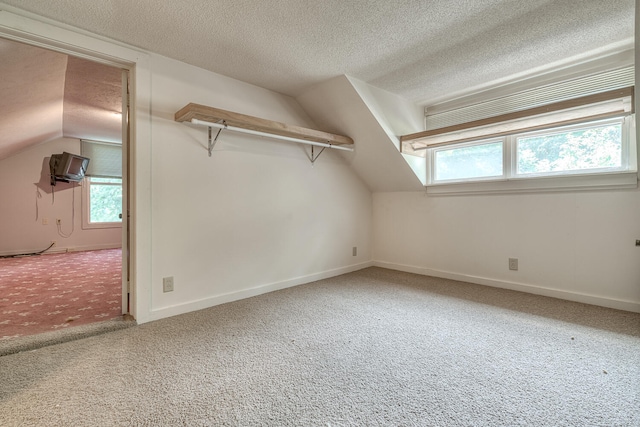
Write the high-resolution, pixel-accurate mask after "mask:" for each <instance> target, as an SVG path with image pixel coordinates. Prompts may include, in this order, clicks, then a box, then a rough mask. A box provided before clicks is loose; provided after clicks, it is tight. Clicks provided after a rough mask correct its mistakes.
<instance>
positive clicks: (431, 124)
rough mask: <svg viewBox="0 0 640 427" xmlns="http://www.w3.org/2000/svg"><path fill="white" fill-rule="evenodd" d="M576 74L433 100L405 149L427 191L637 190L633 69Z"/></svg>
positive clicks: (405, 140)
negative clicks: (422, 176)
mask: <svg viewBox="0 0 640 427" xmlns="http://www.w3.org/2000/svg"><path fill="white" fill-rule="evenodd" d="M628 60H629V58H628V57H627V58H626V59H625V60H624V62H627V61H628ZM576 70H582V71H580V72H584V74H583V75H582V76H579V73H575V74H574V75H578V77H574V78H572V79H569V80H560V78H561V77H562V76H563V75H564V74H563V73H559V74H558V76H559V78H558V79H557V80H556V81H555V82H554V80H555V79H556V78H555V77H549V76H547V77H545V76H538V77H534V78H532V79H531V80H529V81H522V82H515V83H513V84H511V85H507V86H505V87H496V88H494V89H491V90H488V91H486V92H485V93H477V94H470V95H468V96H466V97H459V98H455V99H452V100H449V101H443V102H440V103H438V104H435V105H431V106H428V107H426V108H425V130H424V131H421V132H416V133H413V134H409V135H402V136H401V137H400V149H401V151H402V153H403V154H404V155H405V158H407V157H412V158H414V159H416V158H418V157H425V162H424V163H422V165H423V166H422V167H423V168H426V176H425V185H426V187H427V192H428V193H448V192H451V193H466V192H469V193H473V192H504V191H506V192H511V191H515V192H518V191H538V190H545V191H546V190H552V191H553V190H568V189H595V188H598V189H601V188H637V186H638V174H637V171H638V168H637V164H638V153H637V150H638V147H637V143H636V137H635V115H634V114H633V113H634V111H633V105H634V76H635V71H634V70H635V68H634V66H633V65H622V66H621V67H620V68H613V69H609V70H606V71H603V72H599V73H595V74H592V73H589V72H588V71H589V70H590V68H589V67H586V68H582V67H578V68H576ZM537 83H540V84H539V85H538V84H537ZM414 162H415V160H414Z"/></svg>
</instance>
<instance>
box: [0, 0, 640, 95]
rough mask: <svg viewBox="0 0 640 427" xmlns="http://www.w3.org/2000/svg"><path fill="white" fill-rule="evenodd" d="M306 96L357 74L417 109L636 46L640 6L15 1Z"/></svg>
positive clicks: (462, 0)
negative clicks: (313, 88) (323, 85)
mask: <svg viewBox="0 0 640 427" xmlns="http://www.w3.org/2000/svg"><path fill="white" fill-rule="evenodd" d="M4 1H5V3H7V4H9V5H12V6H15V7H17V8H21V9H24V10H27V11H30V12H33V13H35V14H38V15H40V16H45V17H48V18H51V19H54V20H56V21H59V22H63V23H66V24H70V25H73V26H75V27H79V28H82V29H85V30H88V31H90V32H93V33H97V34H100V35H103V36H107V37H109V38H112V39H115V40H119V41H122V42H125V43H128V44H130V45H133V46H138V47H141V48H144V49H146V50H149V51H152V52H156V53H159V54H162V55H165V56H168V57H171V58H174V59H178V60H180V61H183V62H186V63H189V64H193V65H196V66H199V67H201V68H204V69H207V70H211V71H214V72H217V73H220V74H223V75H226V76H229V77H233V78H236V79H238V80H242V81H245V82H248V83H253V84H255V85H258V86H261V87H264V88H267V89H271V90H274V91H277V92H280V93H284V94H287V95H291V96H294V97H297V96H299V95H301V94H302V93H304V92H305V91H306V90H308V89H309V88H310V87H311V86H314V85H316V84H319V83H321V82H323V81H327V80H329V79H331V78H333V77H336V76H339V75H349V76H352V77H355V78H357V79H359V80H361V81H364V82H366V83H368V84H370V85H373V86H376V87H378V88H381V89H384V90H387V91H389V92H392V93H395V94H397V95H400V96H402V97H404V98H406V99H407V100H410V101H412V102H414V103H417V104H426V103H429V102H431V101H432V100H434V99H440V98H443V97H447V96H449V95H450V94H452V93H456V92H458V91H460V90H461V89H468V88H474V87H479V86H483V85H486V84H489V83H491V82H496V81H500V80H502V79H504V78H506V77H508V76H513V75H517V74H520V73H527V72H529V71H531V70H533V69H536V68H539V67H541V66H545V65H546V64H553V63H557V62H563V61H567V60H568V59H572V58H573V59H575V58H580V57H584V56H585V55H595V54H597V52H599V51H602V50H606V49H609V48H610V47H611V46H612V45H615V44H621V43H622V44H624V43H626V44H627V45H628V46H627V48H629V47H630V46H631V44H632V43H633V36H634V0H614V1H611V0H588V1H585V0H482V1H480V0H448V1H425V0H398V1H389V0H349V1H345V0H322V1H318V0H263V1H255V0H216V1H203V0H180V1H175V0H153V1H149V0H147V1H128V0H109V1H85V0H4Z"/></svg>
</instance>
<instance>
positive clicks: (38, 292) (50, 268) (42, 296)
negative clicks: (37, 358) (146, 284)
mask: <svg viewBox="0 0 640 427" xmlns="http://www.w3.org/2000/svg"><path fill="white" fill-rule="evenodd" d="M121 254H122V251H121V250H120V249H106V250H98V251H86V252H69V253H63V254H50V255H38V256H31V257H23V258H4V259H0V340H10V339H13V338H18V337H22V336H27V335H35V334H39V333H42V332H49V331H55V330H58V329H60V328H68V327H71V326H74V325H84V324H87V323H93V322H98V321H103V320H109V319H114V318H116V317H120V316H121V315H122V314H121V313H122V284H121V280H122V279H121V277H122V258H121V256H122V255H121Z"/></svg>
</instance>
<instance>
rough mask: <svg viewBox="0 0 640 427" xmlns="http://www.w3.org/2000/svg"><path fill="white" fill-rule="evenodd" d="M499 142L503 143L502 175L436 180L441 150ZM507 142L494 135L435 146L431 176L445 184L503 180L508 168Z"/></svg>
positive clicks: (433, 179)
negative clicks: (506, 162) (492, 136)
mask: <svg viewBox="0 0 640 427" xmlns="http://www.w3.org/2000/svg"><path fill="white" fill-rule="evenodd" d="M497 142H501V143H502V174H500V175H493V176H482V177H474V178H459V179H456V178H454V179H440V180H436V179H435V177H436V175H437V171H438V169H437V162H436V157H437V153H438V152H440V151H449V150H455V149H458V148H469V147H475V146H480V145H489V144H495V143H497ZM505 148H506V147H505V143H504V138H500V137H494V138H484V139H480V140H477V141H468V142H464V143H460V144H452V145H443V146H439V147H433V149H432V151H431V163H430V165H431V168H430V170H431V171H432V172H431V175H432V176H431V178H432V181H433V182H434V183H435V182H437V183H438V185H443V184H447V183H456V182H476V181H499V180H503V179H506V178H507V169H506V168H505V160H506V153H505Z"/></svg>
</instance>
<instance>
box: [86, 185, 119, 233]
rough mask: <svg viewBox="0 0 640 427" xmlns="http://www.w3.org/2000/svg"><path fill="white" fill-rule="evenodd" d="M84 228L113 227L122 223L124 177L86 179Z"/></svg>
mask: <svg viewBox="0 0 640 427" xmlns="http://www.w3.org/2000/svg"><path fill="white" fill-rule="evenodd" d="M84 187H85V197H84V200H85V209H84V212H85V215H84V221H83V222H84V228H111V227H120V226H121V224H122V218H121V217H120V215H121V213H122V179H121V178H96V177H87V178H86V179H85V184H84Z"/></svg>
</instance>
